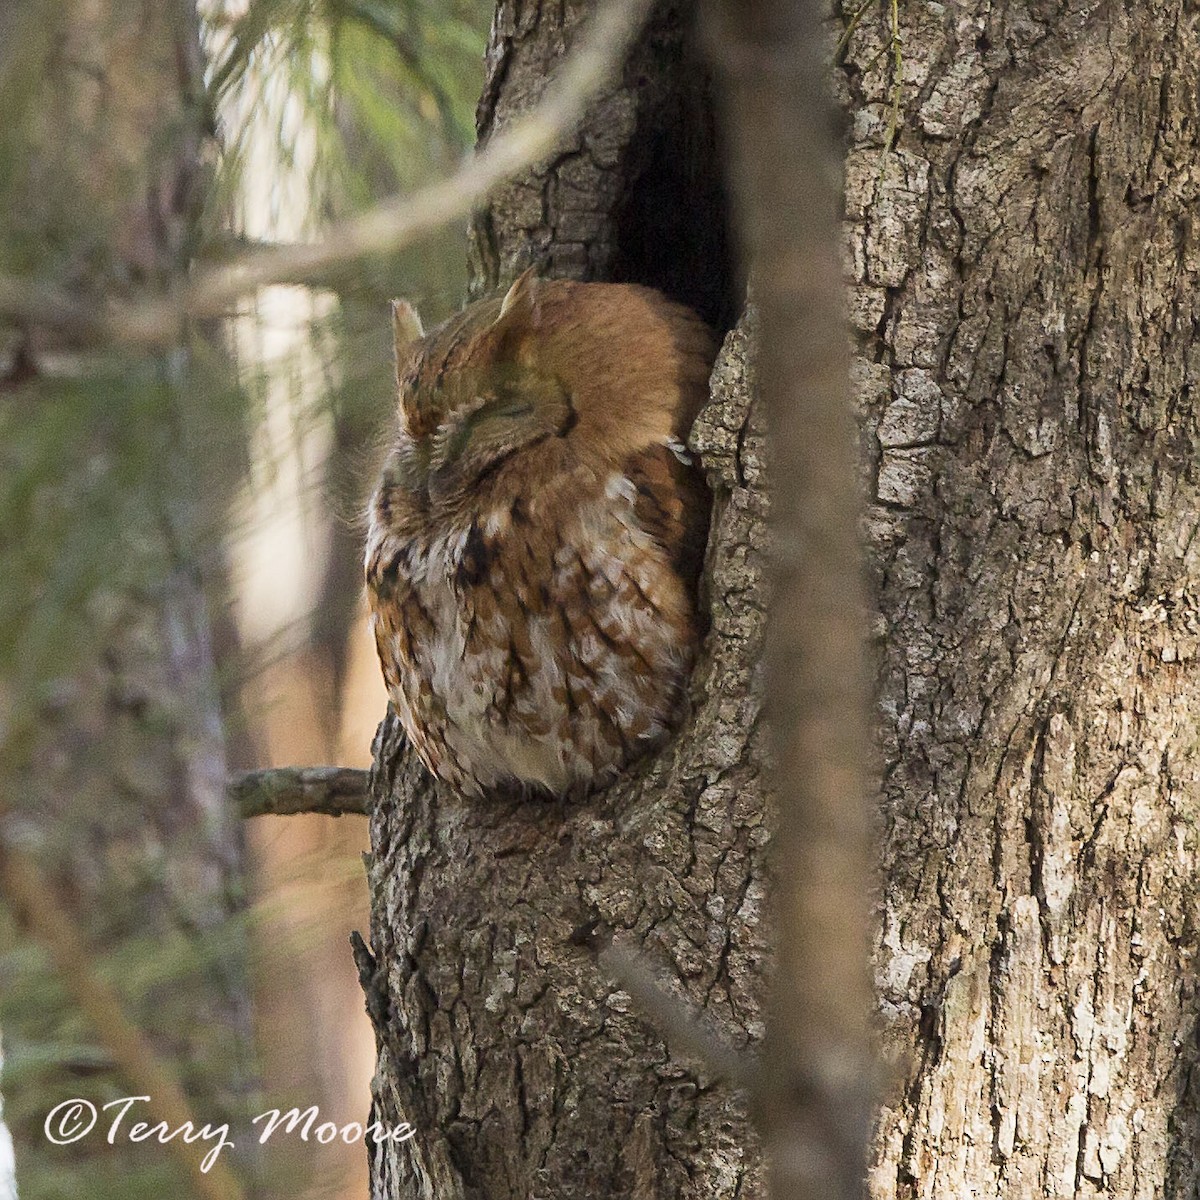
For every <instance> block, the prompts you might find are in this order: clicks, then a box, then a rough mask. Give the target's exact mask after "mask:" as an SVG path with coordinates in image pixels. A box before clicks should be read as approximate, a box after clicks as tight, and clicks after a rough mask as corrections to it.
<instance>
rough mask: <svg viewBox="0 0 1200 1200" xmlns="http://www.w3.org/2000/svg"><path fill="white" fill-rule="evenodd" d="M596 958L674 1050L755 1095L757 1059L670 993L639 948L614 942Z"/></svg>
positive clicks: (700, 1013) (703, 1016)
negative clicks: (690, 1056)
mask: <svg viewBox="0 0 1200 1200" xmlns="http://www.w3.org/2000/svg"><path fill="white" fill-rule="evenodd" d="M597 957H598V959H599V961H600V965H601V966H602V967H603V968H604V969H605V970H606V971H607V972H608V973H609V974H610V975H611V976H612V977H613V978H614V979H615V980H617V982H618V983H620V985H621V986H622V987H623V988H624V989H625V990H626V991H627V992H628V993H629V995H630V996H631V997H632V998H633V1001H634V1003H635V1004H636V1005H637V1006H638V1008H640V1009H641V1010H642V1013H643V1015H645V1016H646V1017H647V1018H648V1019H649V1020H650V1022H651V1024H652V1025H653V1026H654V1027H655V1028H656V1029H657V1030H658V1032H659V1033H661V1034H662V1035H663V1037H664V1038H665V1039H666V1040H667V1042H668V1044H669V1045H670V1046H671V1047H672V1049H674V1050H676V1051H680V1050H682V1051H684V1052H686V1053H688V1054H691V1055H694V1056H695V1057H696V1058H698V1059H700V1060H701V1061H702V1062H703V1063H704V1064H705V1066H707V1067H708V1069H709V1070H710V1071H711V1072H712V1073H713V1075H715V1076H716V1077H717V1078H718V1079H724V1080H726V1081H727V1082H728V1083H730V1084H732V1085H733V1086H734V1087H736V1088H739V1089H740V1090H742V1091H745V1092H749V1093H751V1094H753V1093H754V1092H755V1091H756V1089H757V1087H758V1077H759V1068H758V1062H757V1061H756V1059H755V1058H754V1056H753V1055H751V1054H747V1053H744V1052H743V1051H741V1050H739V1049H738V1048H737V1047H736V1046H733V1045H731V1044H730V1042H729V1041H728V1040H727V1039H726V1038H725V1037H724V1036H723V1035H722V1034H721V1033H720V1032H719V1031H718V1030H717V1029H716V1028H715V1027H714V1026H713V1023H712V1022H711V1021H710V1020H709V1019H708V1018H707V1017H706V1016H705V1014H704V1013H703V1012H701V1011H700V1010H698V1009H694V1008H692V1006H691V1005H689V1004H688V1003H687V1002H686V1001H683V1000H680V999H679V998H678V997H677V996H673V995H671V993H670V992H668V991H667V990H666V988H665V987H664V986H663V985H662V983H661V982H660V981H659V979H658V977H657V976H656V975H655V973H654V971H653V969H652V968H651V967H650V964H649V963H647V962H646V960H645V959H644V958H643V957H642V956H641V955H640V954H638V953H637V951H636V950H633V949H631V948H630V947H628V946H623V945H621V943H619V942H610V943H609V944H608V945H607V946H605V947H604V949H602V950H601V951H600V952H599V954H598V955H597Z"/></svg>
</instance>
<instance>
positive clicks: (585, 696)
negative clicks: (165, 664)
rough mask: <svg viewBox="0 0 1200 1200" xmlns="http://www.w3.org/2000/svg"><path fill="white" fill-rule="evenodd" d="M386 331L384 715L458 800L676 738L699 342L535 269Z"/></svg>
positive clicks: (380, 599) (381, 537) (628, 289)
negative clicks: (394, 397) (392, 424)
mask: <svg viewBox="0 0 1200 1200" xmlns="http://www.w3.org/2000/svg"><path fill="white" fill-rule="evenodd" d="M393 320H394V324H395V331H396V363H397V382H398V386H399V406H398V412H397V420H396V428H395V434H394V438H393V440H392V441H391V444H390V447H389V449H388V451H387V455H386V458H385V460H384V463H383V467H382V472H381V475H380V478H379V481H378V484H377V486H376V489H375V492H374V494H373V496H372V498H371V501H370V506H369V512H368V534H367V544H366V574H367V590H368V596H369V600H370V609H371V622H372V626H373V632H374V635H375V641H376V645H377V647H378V650H379V658H380V662H381V664H382V666H383V674H384V678H385V680H386V683H387V688H388V692H389V695H390V697H391V700H392V703H393V705H394V707H395V710H396V714H397V715H398V717H399V719H400V721H401V723H402V724H403V726H404V729H405V731H406V732H407V734H408V738H409V740H410V741H411V743H412V745H413V747H414V748H415V750H416V752H417V754H418V755H420V757H421V760H422V761H423V762H424V764H425V766H426V767H428V769H429V770H430V771H431V772H432V773H433V774H434V775H436V776H437V777H438V778H440V779H443V780H445V781H446V782H447V783H448V784H450V785H451V786H452V787H453V788H455V789H456V790H458V791H459V792H461V793H463V794H466V795H472V796H479V795H484V794H494V793H497V792H505V791H509V790H511V789H518V790H520V791H522V792H530V791H532V792H538V793H543V794H550V795H555V796H566V795H581V794H583V793H586V792H587V791H590V790H591V789H594V788H598V787H601V786H603V785H604V784H606V783H608V782H610V781H611V780H612V779H614V778H615V777H616V776H617V775H618V774H619V773H620V772H621V771H622V770H624V769H625V768H626V767H627V766H628V765H629V764H630V763H631V762H633V761H634V760H635V759H636V758H637V757H638V756H639V755H642V754H644V753H645V752H646V751H647V750H649V749H651V748H652V747H654V746H656V745H658V744H660V743H661V742H662V741H663V740H664V739H665V738H666V737H667V735H668V734H669V733H670V731H671V729H672V725H673V723H674V722H675V720H676V718H677V716H678V714H679V709H680V706H681V703H682V701H683V698H684V693H685V688H686V684H687V680H688V676H689V673H690V671H691V668H692V664H693V660H694V658H695V655H696V650H697V644H698V640H699V637H700V632H701V622H700V619H699V615H698V611H697V601H696V581H697V576H698V573H699V566H700V562H701V559H702V557H703V550H704V541H705V537H706V532H707V524H708V509H709V497H708V492H707V490H706V488H705V486H704V482H703V479H702V477H701V475H700V472H699V470H698V468H697V467H696V466H695V465H694V464H693V463H692V462H691V461H690V459H689V458H688V456H687V453H686V451H685V449H684V445H683V443H684V440H685V439H686V437H687V434H688V430H689V429H690V427H691V424H692V421H693V419H694V418H695V416H696V414H697V412H698V410H699V408H700V406H701V404H702V403H703V402H704V400H705V398H706V396H707V381H708V375H709V370H710V368H711V366H712V361H713V356H714V345H713V341H712V336H711V334H710V332H709V330H708V328H707V327H706V326H705V325H704V324H703V322H702V321H701V320H700V318H699V317H697V316H696V315H695V314H694V313H692V312H691V311H690V310H689V309H686V308H684V307H682V306H680V305H678V304H674V303H672V302H671V301H669V300H667V299H666V298H665V297H663V296H661V295H659V294H658V293H657V292H654V291H652V290H650V289H648V288H644V287H636V286H631V285H624V284H601V283H574V282H570V281H566V280H539V279H537V278H535V277H534V275H533V274H532V273H531V272H526V273H525V274H524V275H522V276H521V277H520V278H519V279H518V280H517V281H516V283H514V284H513V286H512V287H511V288H510V289H509V291H508V293H507V294H506V295H505V296H504V297H503V299H500V298H499V297H496V298H493V299H488V300H483V301H480V302H478V303H476V304H473V305H471V306H470V307H468V308H467V309H465V310H464V311H463V312H461V313H459V314H458V315H457V316H456V317H453V318H451V319H450V320H449V321H447V322H446V323H445V324H444V325H442V326H440V327H439V328H437V329H435V330H433V332H432V333H430V334H429V335H428V336H424V335H423V334H422V331H421V328H420V323H419V321H418V320H417V318H416V314H415V313H414V312H413V310H412V309H411V308H409V307H408V305H406V304H403V303H402V302H397V303H396V304H395V305H393Z"/></svg>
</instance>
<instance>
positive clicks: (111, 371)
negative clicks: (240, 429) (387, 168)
mask: <svg viewBox="0 0 1200 1200" xmlns="http://www.w3.org/2000/svg"><path fill="white" fill-rule="evenodd" d="M4 23H5V25H6V27H7V29H8V31H9V32H11V33H12V34H13V35H14V37H15V38H16V39H17V41H19V43H20V45H21V50H20V65H21V69H20V70H19V71H18V70H17V68H16V64H17V56H16V55H14V56H13V57H12V58H11V59H10V60H9V61H8V62H6V63H5V66H6V67H8V68H11V69H9V70H7V72H6V73H5V74H4V75H3V77H2V79H0V90H2V91H3V94H4V97H5V111H6V114H7V115H6V118H5V122H4V124H5V129H4V132H3V135H2V137H3V144H2V145H0V157H2V158H3V161H4V163H5V166H6V168H7V170H6V173H5V177H4V179H3V181H2V184H0V198H2V200H3V208H4V211H5V213H6V214H7V215H8V217H9V218H10V220H9V221H8V222H7V224H6V227H5V229H4V232H3V235H2V236H0V262H2V263H3V265H4V267H5V269H9V270H18V271H25V272H28V273H30V274H33V275H35V276H36V277H38V278H39V280H40V281H42V282H45V283H48V284H51V285H58V286H65V287H69V288H71V289H72V290H73V291H74V292H75V293H76V294H79V295H81V296H83V297H85V298H86V297H88V296H97V295H99V294H101V293H104V292H116V293H118V294H119V293H120V292H122V291H123V290H126V289H128V288H130V287H135V288H136V287H146V286H149V287H153V286H156V285H157V284H159V283H161V282H162V281H164V280H166V279H167V278H168V276H170V275H172V274H173V273H175V272H177V271H178V270H179V269H180V268H181V267H182V266H183V265H184V264H185V263H186V261H187V256H188V252H189V247H190V242H191V239H192V237H193V236H194V232H195V222H196V215H197V208H198V203H199V200H200V191H199V190H198V189H199V185H201V184H202V183H203V174H202V162H203V158H204V153H205V150H204V142H205V138H206V136H207V134H206V125H205V119H204V113H203V111H202V105H201V103H200V93H201V64H200V48H199V39H198V31H197V27H196V13H195V7H194V4H192V3H190V2H188V0H178V2H174V3H168V4H162V5H157V6H144V5H138V6H128V5H123V4H120V3H73V2H64V3H52V4H46V3H40V2H38V0H22V2H20V3H17V4H12V5H8V6H6V9H5V22H4ZM12 333H13V331H12V330H5V331H4V340H5V342H9V339H10V337H11V335H12ZM18 336H19V338H20V339H21V340H22V341H23V343H24V345H23V347H22V348H21V349H20V350H19V351H18V353H17V355H16V357H15V359H14V360H13V366H14V368H15V369H14V370H12V371H11V373H10V374H9V376H8V378H7V379H6V380H4V384H5V386H2V387H0V425H2V427H3V430H4V432H3V434H2V435H0V439H2V444H3V450H2V451H0V454H2V456H3V460H4V462H3V468H0V470H2V471H3V473H4V475H5V477H6V489H5V494H4V501H5V504H6V506H11V507H9V508H8V509H7V511H8V517H7V519H8V520H11V521H12V522H13V527H14V528H19V531H20V532H19V534H18V538H19V540H17V541H13V542H10V544H9V545H7V546H6V547H5V560H6V566H5V570H4V576H5V580H4V590H3V604H2V605H0V625H2V631H0V646H3V647H4V649H3V651H0V673H2V674H3V676H4V687H3V699H4V704H5V713H4V717H5V730H4V733H5V737H4V739H3V746H2V748H0V780H2V787H3V791H4V794H5V800H4V810H5V811H4V813H3V816H4V830H3V834H4V837H5V838H6V839H11V840H12V841H13V842H14V844H19V845H20V847H21V848H22V849H24V850H26V851H27V852H29V853H30V854H33V855H35V856H36V857H37V859H38V861H39V862H40V864H41V865H42V867H43V868H44V870H45V871H46V872H47V873H48V874H49V875H50V876H51V877H52V878H53V880H54V883H55V885H56V886H57V889H58V890H59V892H60V893H61V895H62V897H63V898H64V900H65V901H66V902H67V903H68V904H69V906H70V907H71V909H72V913H73V918H74V919H77V920H78V922H79V924H80V929H81V933H82V935H83V938H84V940H85V942H86V944H87V945H88V946H89V948H90V950H91V952H94V954H95V956H96V959H97V962H98V963H99V964H100V965H101V969H102V970H103V971H104V973H105V974H106V975H107V976H108V977H109V978H114V977H115V978H116V979H117V981H118V984H119V986H120V988H121V990H122V993H123V998H124V1000H125V1003H126V1005H127V1006H128V1008H129V1010H130V1013H131V1015H132V1016H133V1017H134V1019H135V1020H137V1022H138V1023H139V1025H141V1026H142V1027H143V1028H144V1029H145V1030H146V1031H147V1032H148V1033H149V1034H150V1035H151V1037H152V1040H153V1042H154V1044H155V1046H156V1048H157V1050H158V1052H159V1054H160V1055H161V1056H162V1058H163V1059H164V1061H166V1062H168V1063H170V1064H171V1070H172V1071H175V1072H178V1073H179V1075H180V1076H182V1077H183V1080H184V1082H185V1083H186V1085H187V1087H188V1090H189V1092H190V1094H191V1096H192V1098H193V1102H194V1105H195V1108H196V1112H197V1113H198V1114H199V1116H200V1119H201V1120H202V1121H213V1122H220V1121H221V1120H222V1119H232V1118H233V1117H234V1116H235V1115H236V1114H238V1113H240V1111H241V1106H242V1105H243V1104H244V1101H245V1093H246V1091H247V1088H248V1086H249V1083H250V1080H251V1070H250V1064H249V1054H248V1047H249V1035H250V1031H249V1019H248V1010H247V992H246V979H245V969H246V963H245V958H244V944H243V940H242V935H243V934H244V930H243V929H242V928H241V926H240V925H239V923H238V922H237V921H236V920H231V918H233V917H234V916H235V914H236V912H237V909H238V908H239V906H240V903H239V897H240V880H239V875H238V868H239V854H240V831H239V827H238V818H237V816H236V814H235V813H234V812H233V811H232V810H231V808H230V806H229V805H228V803H227V800H226V795H225V786H226V769H225V758H224V743H223V739H222V731H221V725H220V713H219V705H218V697H217V688H216V683H215V671H214V666H213V659H212V649H211V644H210V636H209V625H208V610H207V606H206V598H205V595H204V592H203V589H202V581H201V563H202V561H204V560H205V556H206V555H208V556H209V558H208V560H207V561H208V562H211V555H212V543H211V542H210V541H208V540H207V539H209V538H211V537H212V535H213V533H214V528H213V525H214V523H215V518H216V517H217V515H218V514H219V511H220V510H219V503H220V498H221V496H222V495H223V494H224V490H223V484H225V483H226V482H227V480H224V479H222V478H221V476H220V474H219V470H220V466H221V463H222V461H223V460H222V459H221V458H220V456H219V455H218V454H215V453H214V447H215V446H220V445H222V443H221V442H220V440H219V435H218V433H217V430H218V429H219V428H220V424H221V422H222V420H224V419H225V417H226V416H227V415H228V414H224V413H215V414H214V413H213V412H212V411H211V408H210V403H211V401H210V399H209V398H206V397H205V396H204V395H203V393H202V391H201V390H200V389H199V387H198V385H197V382H196V378H195V377H191V378H190V379H188V378H187V376H186V367H185V362H186V358H185V355H184V354H183V353H182V352H181V351H179V352H175V353H174V354H172V355H171V356H170V357H162V358H155V359H152V360H151V359H144V360H140V361H137V362H133V361H129V360H119V359H118V358H117V356H115V355H112V354H105V353H96V354H93V353H90V352H87V351H85V350H83V349H81V348H80V347H78V346H74V345H71V344H70V343H69V342H65V341H64V340H63V339H62V338H61V337H58V336H57V335H53V334H50V333H48V332H47V331H45V330H43V329H39V328H37V327H36V326H26V327H25V328H24V329H22V330H20V331H19V334H18ZM9 344H11V342H10V343H9ZM226 436H227V435H226ZM201 473H204V474H205V478H204V479H203V483H201V480H200V479H199V478H198V476H199V475H200V474H201ZM202 490H203V495H202ZM151 963H153V964H154V966H153V968H152V967H151V966H150V964H151ZM116 964H120V965H116ZM62 1019H63V1018H62V1014H61V1012H59V1011H58V1010H57V1009H55V1010H53V1011H51V1008H49V1007H47V1006H45V1005H39V1006H38V1007H37V1008H36V1009H35V1008H34V1007H33V1006H27V1007H25V1008H24V1009H23V1010H22V1011H20V1013H19V1015H18V1018H17V1019H12V1020H10V1023H9V1024H8V1025H7V1026H6V1029H5V1033H6V1035H12V1036H13V1037H14V1038H19V1039H21V1040H22V1042H23V1043H24V1044H26V1045H30V1044H33V1045H36V1044H44V1045H51V1046H55V1045H57V1043H58V1041H59V1039H61V1038H62V1037H63V1036H64V1034H63V1026H62V1025H61V1024H60V1023H59V1024H56V1022H61V1021H62ZM95 1035H96V1031H95V1030H93V1029H88V1030H87V1031H86V1032H85V1033H84V1035H83V1036H84V1038H85V1039H87V1038H93V1037H95ZM59 1052H60V1053H61V1051H59ZM80 1053H81V1054H82V1055H83V1057H82V1059H81V1060H80V1062H79V1063H71V1062H67V1063H60V1064H58V1069H57V1070H54V1071H50V1072H46V1073H44V1074H43V1075H42V1076H39V1077H36V1085H37V1089H38V1095H37V1096H36V1097H35V1098H30V1097H28V1096H27V1097H25V1099H24V1103H23V1105H22V1110H23V1111H24V1112H25V1113H26V1114H29V1116H28V1124H27V1125H26V1126H24V1127H21V1128H18V1129H16V1131H15V1132H16V1133H17V1135H18V1142H19V1148H18V1167H19V1170H20V1171H22V1172H24V1171H26V1170H29V1171H30V1173H31V1175H30V1177H31V1178H32V1176H33V1173H34V1169H35V1166H36V1165H37V1163H38V1162H40V1161H41V1155H42V1154H43V1153H55V1152H54V1151H52V1149H51V1148H49V1147H48V1146H47V1144H46V1141H45V1138H44V1136H43V1135H42V1133H41V1120H42V1118H43V1117H44V1115H45V1113H46V1112H47V1111H48V1110H49V1109H50V1108H51V1107H52V1105H53V1104H54V1103H55V1102H56V1101H57V1100H58V1099H62V1098H64V1097H66V1096H75V1095H89V1094H94V1095H96V1097H97V1098H98V1099H100V1098H101V1091H106V1094H105V1095H103V1097H102V1098H103V1099H108V1098H110V1096H112V1095H123V1094H126V1093H125V1092H122V1091H119V1090H113V1089H114V1088H119V1087H120V1086H121V1084H120V1083H119V1082H118V1081H116V1080H114V1079H112V1077H111V1076H105V1077H104V1078H103V1079H102V1080H100V1081H93V1082H92V1083H91V1084H83V1085H81V1081H80V1078H78V1075H79V1074H83V1075H89V1074H92V1073H94V1072H95V1071H96V1070H97V1069H99V1070H102V1071H104V1070H107V1068H108V1066H109V1065H110V1064H109V1063H108V1062H107V1060H106V1058H105V1053H104V1047H103V1045H102V1044H101V1045H99V1047H98V1050H95V1051H92V1052H90V1053H89V1052H88V1051H87V1050H81V1051H80ZM89 1064H90V1065H89ZM92 1087H94V1088H95V1089H96V1090H95V1091H94V1092H91V1090H90V1089H91V1088H92ZM96 1141H97V1143H98V1144H97V1145H95V1146H94V1147H93V1146H92V1145H91V1144H90V1143H81V1144H80V1145H79V1146H77V1147H76V1148H75V1150H74V1151H72V1152H66V1151H58V1152H56V1153H57V1155H58V1157H57V1159H56V1161H55V1169H56V1170H61V1164H62V1159H63V1157H64V1155H65V1154H67V1153H76V1154H77V1155H78V1156H79V1157H78V1158H77V1159H76V1161H77V1162H79V1161H81V1159H82V1157H83V1156H84V1155H86V1154H87V1153H88V1151H89V1150H90V1149H94V1151H95V1155H94V1157H92V1158H91V1161H90V1164H89V1171H90V1172H91V1174H90V1175H89V1179H90V1180H91V1182H92V1184H93V1185H94V1186H95V1187H96V1188H97V1190H98V1191H99V1190H103V1188H104V1187H107V1186H116V1183H117V1181H120V1180H126V1181H129V1182H128V1186H130V1187H133V1186H135V1185H134V1184H133V1182H132V1180H133V1179H134V1178H135V1177H141V1178H145V1172H147V1171H150V1172H153V1171H155V1170H158V1169H161V1168H160V1167H159V1165H158V1164H160V1163H161V1162H162V1161H164V1160H165V1159H166V1155H165V1153H163V1152H162V1151H161V1150H158V1148H157V1147H156V1148H155V1150H157V1151H158V1153H155V1152H154V1151H147V1149H146V1148H145V1147H135V1148H134V1149H133V1150H131V1151H121V1150H120V1149H118V1150H115V1151H114V1150H113V1149H112V1148H110V1147H108V1146H107V1145H104V1144H103V1142H102V1140H101V1139H96ZM239 1141H241V1142H245V1141H246V1139H244V1138H243V1139H239ZM238 1152H239V1153H241V1148H240V1147H239V1151H238ZM139 1172H140V1173H141V1175H140V1176H138V1173H139ZM160 1182H162V1183H163V1186H165V1187H168V1188H170V1187H172V1186H174V1185H175V1182H176V1181H175V1180H174V1179H173V1178H167V1179H165V1180H160Z"/></svg>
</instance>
